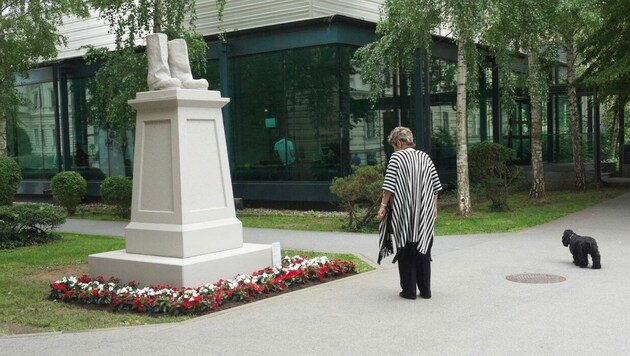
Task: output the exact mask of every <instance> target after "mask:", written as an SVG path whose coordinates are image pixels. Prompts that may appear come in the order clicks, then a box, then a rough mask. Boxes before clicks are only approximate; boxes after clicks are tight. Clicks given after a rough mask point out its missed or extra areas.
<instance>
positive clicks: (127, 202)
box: [101, 176, 133, 219]
mask: <svg viewBox="0 0 630 356" xmlns="http://www.w3.org/2000/svg"><path fill="white" fill-rule="evenodd" d="M132 191H133V182H132V180H131V178H130V177H122V176H119V177H108V178H105V180H103V182H102V183H101V197H102V198H103V202H104V203H105V204H109V205H115V206H116V211H117V212H118V215H120V217H121V218H125V219H127V218H129V216H130V215H131V194H132Z"/></svg>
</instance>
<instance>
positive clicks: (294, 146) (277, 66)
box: [7, 17, 595, 202]
mask: <svg viewBox="0 0 630 356" xmlns="http://www.w3.org/2000/svg"><path fill="white" fill-rule="evenodd" d="M372 40H374V24H372V23H369V22H364V21H359V20H354V19H350V18H344V17H334V18H333V19H332V20H330V19H329V20H326V21H324V20H321V19H320V20H309V21H304V22H301V23H295V24H285V25H281V26H274V27H269V28H264V29H256V30H249V31H241V32H235V33H232V34H230V35H229V36H228V41H227V42H220V41H218V40H216V39H212V38H210V39H208V41H209V42H208V43H209V51H208V59H209V62H208V72H207V75H206V76H207V79H208V80H209V82H210V89H211V90H220V91H221V92H222V95H223V96H226V97H229V98H230V103H229V104H228V105H227V106H226V107H225V108H224V109H223V110H224V112H223V113H224V122H225V127H226V137H227V141H228V150H229V156H230V168H231V173H232V182H233V189H234V195H235V197H242V198H244V199H246V200H273V201H321V202H326V201H335V197H334V196H333V195H332V194H331V193H330V191H329V187H330V183H331V181H332V179H333V178H334V177H339V176H344V175H347V174H349V173H350V172H351V167H352V165H366V164H368V165H377V164H381V165H383V164H385V163H386V161H387V157H388V155H389V154H391V148H390V147H389V145H387V144H386V137H387V134H388V133H389V131H390V130H391V129H392V128H394V127H396V126H399V125H404V126H409V127H411V128H413V130H414V133H415V136H416V139H417V144H418V148H420V149H424V150H426V151H427V152H429V153H430V155H431V157H432V158H433V160H434V162H435V163H436V166H437V167H438V171H439V173H440V175H441V178H442V180H443V181H444V182H446V183H448V182H452V181H454V180H455V128H456V119H455V105H456V85H455V69H456V66H455V46H454V44H451V43H450V42H449V41H439V42H438V43H436V45H435V48H434V50H433V52H432V56H431V58H420V57H419V59H418V69H417V70H416V72H414V73H413V75H412V76H410V77H406V76H404V75H397V76H393V77H391V78H389V79H390V84H391V85H390V87H389V88H387V90H385V92H384V93H383V94H382V96H381V98H380V99H379V100H378V102H376V103H371V102H370V101H369V99H368V87H367V86H366V85H365V84H364V83H363V82H362V81H361V78H360V75H359V71H360V68H358V67H357V63H356V61H355V60H354V59H353V54H354V52H355V51H356V49H357V48H359V47H360V46H362V45H364V44H366V43H369V42H370V41H372ZM479 73H480V74H479V92H478V93H477V94H476V95H477V96H476V97H475V98H470V99H469V106H470V110H469V115H468V118H467V122H468V124H467V125H468V126H467V134H468V144H469V145H472V144H475V143H477V142H480V141H482V140H492V141H495V142H498V143H501V144H504V145H506V146H508V147H511V148H513V149H514V150H515V152H516V154H517V160H518V162H520V163H522V164H527V163H528V162H529V160H530V159H531V152H530V144H531V137H530V124H531V117H530V112H529V102H528V98H527V97H526V96H520V97H517V101H516V103H515V104H514V107H511V108H505V107H503V108H502V107H501V104H500V98H499V94H498V93H499V83H498V81H497V80H496V78H497V77H498V76H497V73H496V72H495V71H494V70H493V69H492V65H491V63H488V64H486V65H484V66H482V67H481V68H480V71H479ZM93 75H94V68H91V67H87V66H86V65H85V64H84V63H83V62H82V61H81V60H80V59H75V60H67V61H65V62H63V63H60V64H56V65H54V66H50V67H44V68H40V69H37V70H34V71H32V73H31V75H30V76H29V77H28V78H21V79H19V80H18V90H19V92H20V93H21V94H22V95H23V96H24V97H25V98H26V99H27V101H28V104H26V105H23V106H21V107H20V109H19V111H18V112H17V113H16V115H14V117H12V118H9V121H8V126H7V132H8V137H7V139H8V152H9V154H10V155H11V156H13V157H15V158H16V160H17V161H18V163H19V165H20V167H21V169H22V176H23V179H24V182H23V184H22V187H21V188H20V193H22V194H45V193H47V191H48V187H49V183H50V179H51V177H52V176H53V175H54V174H55V173H57V172H59V171H62V170H75V171H77V172H79V173H81V174H82V175H83V176H84V177H85V178H86V180H87V181H88V185H89V194H91V195H95V196H97V195H99V190H98V186H99V184H100V181H102V179H104V178H105V177H109V176H119V175H131V174H132V167H133V141H134V136H133V132H131V131H129V132H127V134H126V135H125V137H118V136H119V135H120V134H119V135H117V134H116V133H115V132H113V131H110V130H107V129H106V128H101V127H96V126H94V125H93V124H92V123H91V120H90V117H89V116H90V113H89V111H88V109H87V104H86V103H87V99H88V98H89V95H90V93H89V89H88V87H89V86H88V81H90V80H91V79H92V78H93ZM579 108H580V118H581V119H580V123H581V124H580V126H581V127H580V132H581V134H582V135H583V142H584V145H585V152H586V153H587V154H586V159H587V160H592V158H593V122H594V121H593V115H594V110H595V109H594V105H593V99H592V97H591V96H588V95H581V96H580V102H579ZM544 109H545V115H544V121H545V122H544V123H543V136H544V140H543V142H544V151H543V152H544V155H545V157H544V159H545V161H547V162H570V161H571V160H572V157H571V149H570V144H569V142H570V140H569V138H568V112H567V100H566V96H565V95H563V93H562V91H561V90H556V91H555V92H554V91H552V93H551V95H550V99H549V102H548V105H547V106H546V108H544ZM199 154H203V152H199Z"/></svg>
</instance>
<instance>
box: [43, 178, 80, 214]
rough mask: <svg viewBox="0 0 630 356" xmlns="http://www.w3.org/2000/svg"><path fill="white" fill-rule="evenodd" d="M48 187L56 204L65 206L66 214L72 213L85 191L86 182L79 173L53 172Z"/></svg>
mask: <svg viewBox="0 0 630 356" xmlns="http://www.w3.org/2000/svg"><path fill="white" fill-rule="evenodd" d="M50 188H51V189H52V194H53V198H54V199H55V201H56V202H57V204H59V205H61V206H63V207H64V208H66V210H67V211H68V215H74V213H75V212H76V210H77V205H79V203H80V202H81V199H82V198H83V196H84V195H85V193H86V192H87V182H86V181H85V179H84V178H83V177H81V175H80V174H79V173H77V172H73V171H66V172H60V173H57V174H55V176H54V177H53V178H52V181H51V183H50Z"/></svg>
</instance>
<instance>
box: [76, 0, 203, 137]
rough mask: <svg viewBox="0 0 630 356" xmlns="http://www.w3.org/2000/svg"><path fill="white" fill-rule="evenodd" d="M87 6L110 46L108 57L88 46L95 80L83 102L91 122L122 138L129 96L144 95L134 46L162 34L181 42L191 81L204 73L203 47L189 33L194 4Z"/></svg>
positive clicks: (117, 1) (99, 0) (96, 2)
mask: <svg viewBox="0 0 630 356" xmlns="http://www.w3.org/2000/svg"><path fill="white" fill-rule="evenodd" d="M89 3H90V4H91V5H92V6H93V7H94V8H95V9H97V10H98V11H99V12H100V17H101V18H102V19H103V20H105V21H107V22H108V23H109V25H110V31H111V32H112V33H113V34H114V35H115V44H116V51H113V52H110V51H109V50H108V49H106V48H95V47H90V46H88V51H87V53H86V55H85V59H86V62H87V63H88V64H95V63H96V64H99V65H101V67H100V68H99V70H98V72H97V73H96V77H95V80H94V81H93V82H92V83H90V84H89V90H90V92H91V93H93V95H91V96H90V98H89V100H88V107H89V111H90V118H91V123H92V124H93V125H96V126H101V127H109V128H110V129H112V130H114V131H115V132H116V133H117V134H118V136H119V137H121V138H123V139H124V138H126V137H127V136H126V134H125V132H126V130H128V129H133V127H134V125H135V113H134V111H133V109H132V108H131V107H130V106H129V105H128V104H127V101H128V100H130V99H133V98H134V97H135V93H137V92H140V91H146V90H147V71H148V67H147V59H146V55H145V53H143V52H142V51H139V50H138V48H136V42H137V41H138V40H139V39H141V38H144V37H145V36H146V35H147V34H150V33H153V32H155V33H158V32H161V33H165V34H166V35H167V36H168V37H169V39H175V38H183V39H185V40H186V43H187V44H188V54H189V59H190V62H191V63H190V65H191V69H192V71H193V75H194V76H196V77H198V76H200V75H202V74H204V73H205V69H206V50H207V44H206V42H205V41H204V39H203V37H202V36H201V35H199V34H196V33H195V32H194V31H195V22H196V20H197V14H196V11H195V0H169V1H155V2H148V1H133V0H91V1H89ZM186 19H188V22H187V24H186V22H185V20H186ZM123 145H126V142H123Z"/></svg>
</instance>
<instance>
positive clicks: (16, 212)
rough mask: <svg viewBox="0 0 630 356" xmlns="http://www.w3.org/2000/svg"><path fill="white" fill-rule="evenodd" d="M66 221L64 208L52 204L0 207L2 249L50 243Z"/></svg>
mask: <svg viewBox="0 0 630 356" xmlns="http://www.w3.org/2000/svg"><path fill="white" fill-rule="evenodd" d="M65 221H66V212H65V211H64V209H63V208H61V207H58V206H54V205H51V204H15V205H12V206H0V249H9V248H16V247H20V246H25V245H33V244H38V243H44V242H48V241H50V240H52V239H55V238H56V237H57V236H56V235H55V234H53V233H52V231H53V230H54V229H56V228H57V227H59V226H60V225H61V224H63V223H64V222H65Z"/></svg>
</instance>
